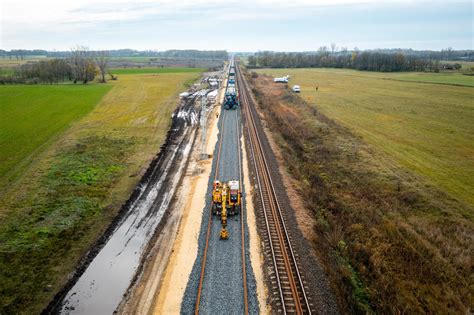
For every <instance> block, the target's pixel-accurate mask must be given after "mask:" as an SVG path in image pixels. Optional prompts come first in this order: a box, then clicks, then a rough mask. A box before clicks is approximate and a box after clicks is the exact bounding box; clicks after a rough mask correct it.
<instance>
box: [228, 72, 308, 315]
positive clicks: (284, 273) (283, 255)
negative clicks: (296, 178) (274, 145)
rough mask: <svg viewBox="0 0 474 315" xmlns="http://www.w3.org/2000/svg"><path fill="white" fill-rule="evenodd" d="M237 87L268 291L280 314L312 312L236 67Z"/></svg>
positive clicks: (247, 95)
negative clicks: (252, 173)
mask: <svg viewBox="0 0 474 315" xmlns="http://www.w3.org/2000/svg"><path fill="white" fill-rule="evenodd" d="M236 70H237V71H236V72H237V86H238V88H239V95H240V104H241V108H242V114H243V117H244V119H245V126H244V130H245V131H246V136H248V143H249V144H250V149H249V151H250V153H251V154H250V155H251V160H252V162H253V165H254V170H255V175H256V176H255V177H256V184H257V186H258V188H257V192H258V198H259V203H260V207H261V211H262V212H263V215H261V216H260V217H263V220H264V221H265V222H264V226H265V229H266V235H263V238H264V241H265V246H266V247H267V248H265V250H266V251H267V252H269V253H270V254H271V259H270V260H271V261H272V266H271V268H272V269H273V270H274V273H273V275H272V276H271V282H272V287H273V288H272V291H278V292H271V294H272V295H273V294H278V295H279V300H280V302H279V303H277V306H278V308H279V309H278V310H276V311H281V312H283V314H287V313H289V314H311V313H312V310H311V305H310V303H309V301H308V296H307V293H306V291H307V289H306V288H305V285H304V282H303V280H302V277H301V274H300V271H299V268H298V264H297V259H296V256H295V253H294V251H293V248H292V245H291V239H290V235H289V233H288V229H287V227H286V224H285V219H284V214H283V211H282V207H281V205H280V202H279V201H278V195H277V192H276V190H275V187H274V184H273V181H272V176H271V172H270V167H269V164H268V162H267V157H266V155H265V150H264V148H263V144H262V139H261V136H260V132H261V131H259V129H258V128H257V124H256V119H258V118H257V113H256V109H255V106H254V104H253V100H252V98H251V97H250V93H251V92H250V89H249V87H248V85H247V82H246V81H245V79H244V77H243V75H242V72H241V70H240V68H239V67H236Z"/></svg>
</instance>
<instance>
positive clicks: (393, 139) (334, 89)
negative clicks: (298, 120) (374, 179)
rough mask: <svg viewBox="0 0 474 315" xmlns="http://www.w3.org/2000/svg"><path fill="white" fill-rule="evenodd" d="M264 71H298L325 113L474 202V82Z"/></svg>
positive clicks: (296, 76)
mask: <svg viewBox="0 0 474 315" xmlns="http://www.w3.org/2000/svg"><path fill="white" fill-rule="evenodd" d="M258 72H259V73H267V74H271V75H273V76H282V75H286V74H289V75H291V78H292V79H291V84H298V85H300V86H301V91H302V93H301V96H302V97H303V98H304V99H305V100H308V101H309V102H310V103H311V104H315V105H316V107H317V108H318V109H320V110H321V111H322V112H323V113H324V114H326V115H327V116H329V117H330V118H332V119H334V120H335V121H337V122H340V123H342V124H343V125H344V126H346V127H348V128H350V129H351V130H353V131H354V132H355V133H356V134H357V135H359V136H362V138H363V139H364V140H366V141H368V142H369V143H370V144H372V145H374V146H375V147H376V148H378V149H381V150H382V151H383V152H384V153H385V154H387V155H388V156H390V157H391V158H392V159H393V160H394V161H395V162H396V163H399V164H400V165H402V166H404V167H407V168H408V169H410V170H412V171H414V172H415V173H416V174H418V175H421V176H423V178H424V179H426V180H428V182H430V183H432V184H434V185H435V186H437V187H440V188H441V189H442V190H443V191H446V192H448V193H449V194H450V195H451V196H454V197H455V198H457V199H459V200H461V201H463V202H467V203H469V204H471V205H474V195H473V194H472V191H473V189H474V103H473V101H472V97H473V95H474V89H473V88H472V87H470V86H454V85H447V84H445V85H443V84H425V83H415V82H403V81H395V80H387V79H397V80H402V79H403V80H406V79H407V78H410V80H411V78H416V77H420V78H422V80H427V78H428V79H429V78H430V76H428V75H427V76H424V75H423V74H420V75H418V74H401V73H400V74H398V73H397V74H385V73H367V72H360V71H353V70H332V69H262V70H258ZM432 76H435V74H433V75H432ZM473 79H474V78H472V77H466V80H473ZM443 80H445V79H443ZM445 81H447V82H456V81H455V80H454V81H449V80H445ZM425 82H426V81H425ZM471 83H472V82H471V81H469V82H467V83H466V82H465V84H466V85H471ZM316 86H318V87H319V88H318V91H316ZM466 215H468V216H472V214H468V213H466Z"/></svg>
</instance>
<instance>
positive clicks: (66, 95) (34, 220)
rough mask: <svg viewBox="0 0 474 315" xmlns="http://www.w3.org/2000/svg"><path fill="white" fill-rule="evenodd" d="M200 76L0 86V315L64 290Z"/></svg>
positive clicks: (34, 307)
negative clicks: (181, 99)
mask: <svg viewBox="0 0 474 315" xmlns="http://www.w3.org/2000/svg"><path fill="white" fill-rule="evenodd" d="M201 70H202V69H201ZM199 76H200V73H199V72H197V71H196V69H189V71H185V69H184V68H180V69H178V70H177V72H172V71H170V70H167V71H166V72H165V73H153V74H150V73H146V72H145V73H141V74H120V75H119V78H118V80H117V81H109V82H108V83H107V84H105V85H103V84H90V85H86V86H84V85H72V84H62V85H52V86H50V85H37V86H27V85H16V86H2V87H0V96H1V102H0V117H1V118H0V120H1V124H0V135H1V137H0V152H2V153H1V154H2V159H1V160H0V169H1V170H3V171H2V173H0V176H1V177H0V183H2V186H1V187H0V188H1V190H0V193H1V198H0V283H1V284H2V285H1V286H0V313H2V314H3V313H19V312H20V311H22V312H25V313H39V312H40V311H41V310H42V309H43V308H44V307H45V306H46V305H47V304H48V302H49V301H50V300H51V298H52V297H53V296H54V295H55V293H56V292H57V291H58V290H59V289H60V288H61V287H62V286H63V285H64V283H65V282H66V281H67V279H68V276H69V274H70V273H71V272H72V271H74V268H75V266H76V265H77V263H78V261H79V259H80V258H81V257H82V256H83V255H84V254H85V253H86V252H87V251H88V249H89V248H90V246H91V245H92V244H93V243H94V241H95V240H96V239H97V238H98V237H99V236H100V235H101V234H102V233H103V231H104V230H105V229H106V228H107V226H108V225H109V224H110V222H111V221H112V219H113V218H114V216H115V215H116V214H117V212H118V210H119V209H120V206H121V205H122V204H123V203H124V202H125V201H126V200H127V199H128V197H129V195H130V193H131V192H132V190H133V189H134V188H135V186H136V184H137V183H138V182H139V180H140V178H141V175H143V173H144V170H145V169H146V167H147V166H148V164H149V162H150V161H151V160H152V159H153V157H154V156H155V155H156V154H157V153H158V151H159V149H160V145H161V144H162V143H163V141H164V139H165V137H166V132H167V130H168V128H169V126H170V122H171V114H172V112H173V110H174V109H175V107H176V104H177V99H178V98H177V96H178V93H180V92H182V91H183V90H184V89H185V88H186V85H188V84H189V83H190V82H192V81H194V80H196V79H197V78H198V77H199ZM6 153H7V157H14V158H8V159H4V155H5V154H6ZM12 170H13V172H14V173H12ZM9 174H14V175H15V176H13V177H11V176H10V177H7V176H8V175H9Z"/></svg>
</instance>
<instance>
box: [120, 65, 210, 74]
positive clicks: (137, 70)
mask: <svg viewBox="0 0 474 315" xmlns="http://www.w3.org/2000/svg"><path fill="white" fill-rule="evenodd" d="M204 70H206V69H204V68H178V67H176V68H173V67H164V68H120V69H112V70H111V71H112V73H113V74H152V73H189V72H191V73H192V72H194V73H201V72H203V71H204Z"/></svg>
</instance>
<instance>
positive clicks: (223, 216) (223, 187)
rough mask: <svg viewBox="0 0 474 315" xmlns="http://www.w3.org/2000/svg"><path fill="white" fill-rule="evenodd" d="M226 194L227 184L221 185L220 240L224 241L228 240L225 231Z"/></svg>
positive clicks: (227, 234) (227, 233)
mask: <svg viewBox="0 0 474 315" xmlns="http://www.w3.org/2000/svg"><path fill="white" fill-rule="evenodd" d="M227 193H228V187H227V184H223V185H222V210H221V225H222V228H221V233H220V237H221V240H226V239H228V238H229V232H228V231H227Z"/></svg>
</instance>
